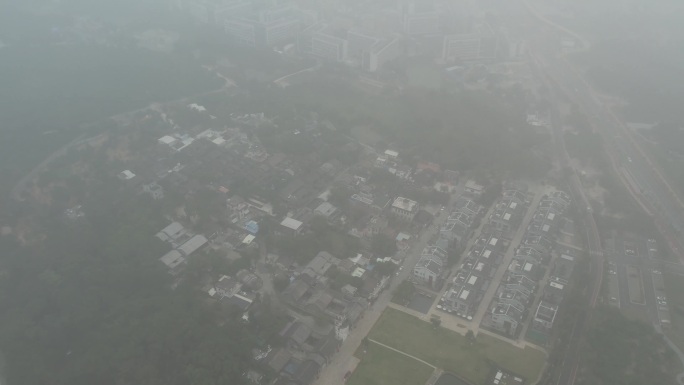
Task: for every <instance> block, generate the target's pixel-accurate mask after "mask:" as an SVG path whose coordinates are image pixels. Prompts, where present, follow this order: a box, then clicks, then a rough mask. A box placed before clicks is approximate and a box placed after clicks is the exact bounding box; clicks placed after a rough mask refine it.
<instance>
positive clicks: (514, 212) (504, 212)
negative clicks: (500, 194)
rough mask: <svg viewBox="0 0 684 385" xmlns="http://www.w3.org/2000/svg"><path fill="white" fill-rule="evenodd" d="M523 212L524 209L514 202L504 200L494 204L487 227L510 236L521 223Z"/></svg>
mask: <svg viewBox="0 0 684 385" xmlns="http://www.w3.org/2000/svg"><path fill="white" fill-rule="evenodd" d="M525 211H526V209H525V207H524V206H523V205H521V204H519V203H518V202H517V201H516V200H513V199H511V198H504V199H502V200H500V201H499V202H498V203H497V204H496V206H495V207H494V211H493V212H492V214H491V215H490V216H489V226H490V227H491V228H492V229H494V230H496V231H500V232H502V233H504V234H505V235H508V236H510V235H512V233H513V232H514V231H515V230H516V229H517V228H518V226H519V225H520V223H521V222H522V220H523V217H524V215H525Z"/></svg>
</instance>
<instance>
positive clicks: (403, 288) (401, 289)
mask: <svg viewBox="0 0 684 385" xmlns="http://www.w3.org/2000/svg"><path fill="white" fill-rule="evenodd" d="M415 292H416V288H415V286H413V284H412V283H411V282H409V281H408V280H404V281H402V282H401V283H400V284H399V286H398V287H397V289H396V291H395V292H394V298H393V301H394V302H396V303H399V304H402V305H403V304H406V303H408V302H409V301H410V300H411V297H413V294H414V293H415Z"/></svg>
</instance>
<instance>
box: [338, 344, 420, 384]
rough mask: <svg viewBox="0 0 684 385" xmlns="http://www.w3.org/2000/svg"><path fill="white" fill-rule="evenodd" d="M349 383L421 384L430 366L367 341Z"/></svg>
mask: <svg viewBox="0 0 684 385" xmlns="http://www.w3.org/2000/svg"><path fill="white" fill-rule="evenodd" d="M360 356H361V357H363V358H362V360H361V363H360V364H359V366H357V367H356V370H355V371H354V374H353V375H352V376H351V378H349V380H348V381H347V384H349V385H422V384H425V382H426V381H427V380H428V378H430V375H431V374H432V368H431V367H429V366H427V365H425V364H423V363H421V362H419V361H416V360H414V359H413V358H410V357H406V356H405V355H403V354H399V353H397V352H395V351H392V350H390V349H387V348H385V347H383V346H380V345H378V344H374V343H372V342H371V343H369V344H368V350H367V351H366V353H365V354H363V355H360Z"/></svg>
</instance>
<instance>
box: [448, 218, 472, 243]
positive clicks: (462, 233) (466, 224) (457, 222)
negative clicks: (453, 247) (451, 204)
mask: <svg viewBox="0 0 684 385" xmlns="http://www.w3.org/2000/svg"><path fill="white" fill-rule="evenodd" d="M472 230H473V217H471V216H470V215H468V214H466V213H463V212H460V211H456V212H454V213H452V214H451V215H449V217H448V218H447V221H446V223H445V224H444V225H443V226H442V227H441V229H440V236H441V237H442V238H445V239H448V240H450V241H456V242H457V243H459V244H460V243H465V242H466V241H467V240H468V239H469V238H470V236H471V234H472Z"/></svg>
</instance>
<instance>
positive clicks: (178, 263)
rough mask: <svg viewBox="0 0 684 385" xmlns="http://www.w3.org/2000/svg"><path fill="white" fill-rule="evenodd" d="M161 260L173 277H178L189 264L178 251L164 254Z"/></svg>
mask: <svg viewBox="0 0 684 385" xmlns="http://www.w3.org/2000/svg"><path fill="white" fill-rule="evenodd" d="M159 260H160V261H161V262H162V263H163V264H164V265H166V267H168V269H169V273H170V274H171V275H177V274H178V273H180V272H181V270H182V269H183V268H184V267H185V265H186V264H187V262H188V261H187V260H186V259H185V257H183V255H182V254H181V253H180V252H179V251H178V250H171V251H169V252H168V253H166V254H164V256H162V257H161V258H159Z"/></svg>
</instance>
